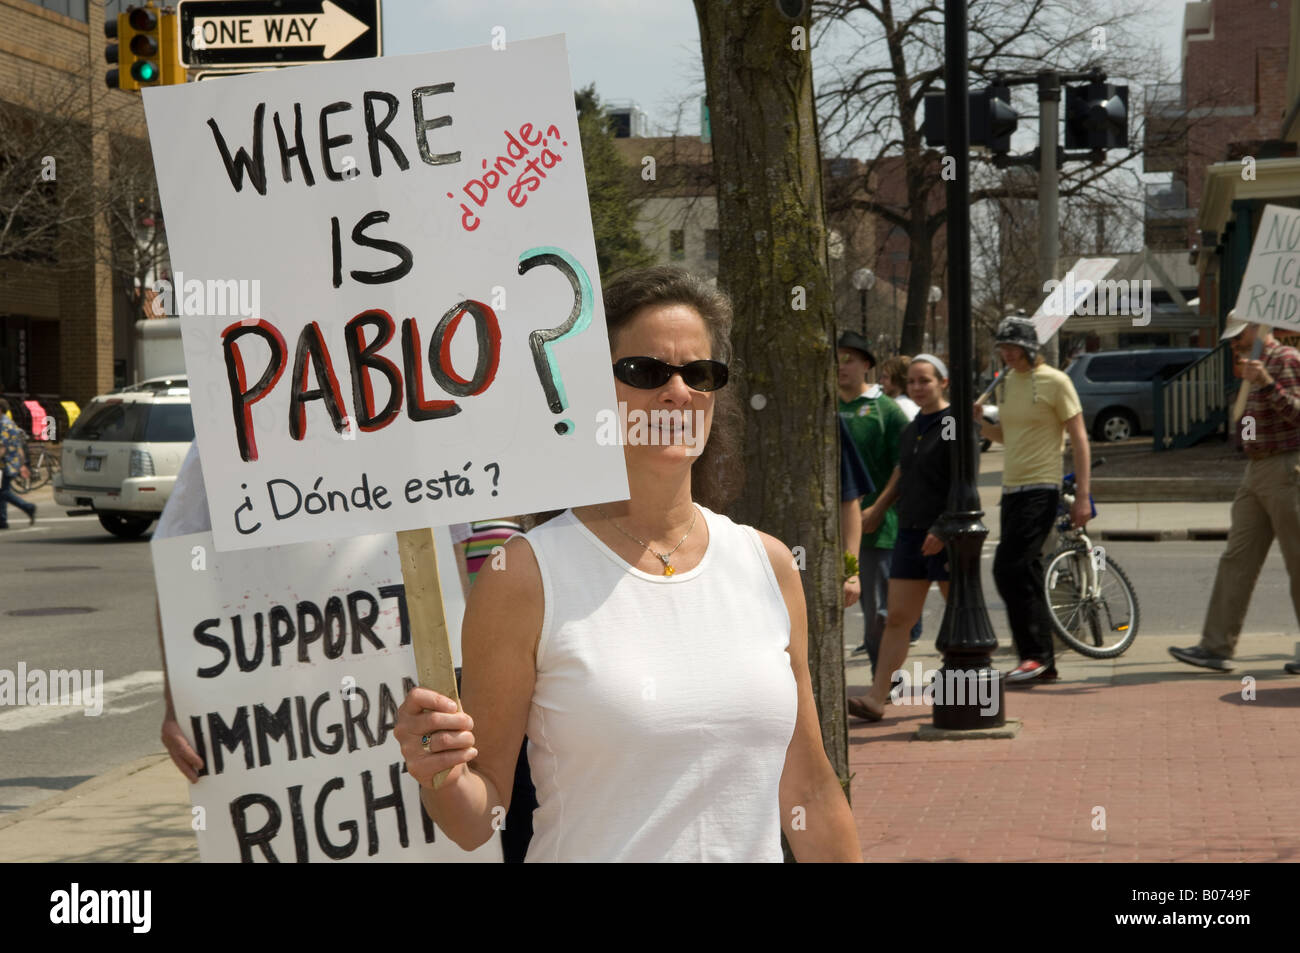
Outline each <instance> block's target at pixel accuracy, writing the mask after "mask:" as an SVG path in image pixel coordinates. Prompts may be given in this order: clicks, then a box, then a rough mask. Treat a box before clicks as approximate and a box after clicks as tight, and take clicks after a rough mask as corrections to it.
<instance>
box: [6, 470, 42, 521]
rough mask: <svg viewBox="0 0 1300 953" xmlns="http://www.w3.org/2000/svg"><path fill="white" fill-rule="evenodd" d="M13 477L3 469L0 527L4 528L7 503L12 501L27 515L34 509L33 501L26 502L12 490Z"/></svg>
mask: <svg viewBox="0 0 1300 953" xmlns="http://www.w3.org/2000/svg"><path fill="white" fill-rule="evenodd" d="M12 483H13V477H12V476H11V475H10V474H9V471H7V470H6V471H5V473H4V476H3V477H0V529H6V528H8V526H9V504H10V503H12V504H13V505H14V506H16V507H18V508H19V509H20V510H22V511H23V512H24V513H26V514H27V515H28V516H31V515H32V513H33V512H34V511H35V510H36V504H35V503H28V502H27V501H26V500H24V499H23V498H22V497H21V496H19V495H18V494H17V493H15V492H14V488H13V486H12V485H11V484H12Z"/></svg>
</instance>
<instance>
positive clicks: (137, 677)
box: [0, 671, 163, 731]
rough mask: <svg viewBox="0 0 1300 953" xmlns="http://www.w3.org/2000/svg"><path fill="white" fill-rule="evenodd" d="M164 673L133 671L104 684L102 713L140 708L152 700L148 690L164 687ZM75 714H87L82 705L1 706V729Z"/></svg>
mask: <svg viewBox="0 0 1300 953" xmlns="http://www.w3.org/2000/svg"><path fill="white" fill-rule="evenodd" d="M162 684H163V673H162V672H160V671H140V672H132V673H131V674H130V675H123V676H122V677H121V678H115V679H112V680H111V681H107V682H105V683H104V685H103V692H104V694H103V705H104V709H103V711H102V712H101V713H100V714H101V715H124V714H127V713H129V712H133V711H137V710H138V709H140V708H143V707H144V706H145V705H147V704H150V703H151V702H152V701H153V699H147V698H145V697H144V696H145V695H146V694H153V693H155V692H160V691H161V690H162ZM74 715H76V716H77V717H80V718H85V717H87V716H86V714H85V706H83V705H24V706H22V707H21V708H19V707H4V708H0V731H23V730H24V729H27V728H37V727H40V726H42V725H47V724H50V723H52V722H55V721H59V720H61V719H63V718H71V717H72V716H74Z"/></svg>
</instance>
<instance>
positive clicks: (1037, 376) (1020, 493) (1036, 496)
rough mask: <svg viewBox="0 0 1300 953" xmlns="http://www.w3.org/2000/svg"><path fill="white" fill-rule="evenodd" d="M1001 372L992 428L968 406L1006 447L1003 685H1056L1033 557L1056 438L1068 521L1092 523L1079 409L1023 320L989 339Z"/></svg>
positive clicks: (1052, 516) (996, 573) (999, 574)
mask: <svg viewBox="0 0 1300 953" xmlns="http://www.w3.org/2000/svg"><path fill="white" fill-rule="evenodd" d="M994 340H995V342H996V346H997V349H998V355H999V357H1001V359H1002V363H1003V364H1004V365H1006V367H1007V371H1006V373H1004V374H1003V375H1002V379H1001V380H1000V381H999V382H998V385H997V387H996V388H995V390H994V393H995V394H996V395H997V403H998V422H997V423H991V422H990V421H988V420H986V419H985V415H984V408H983V406H982V405H980V404H978V403H977V404H976V405H975V408H974V414H975V419H976V420H977V421H979V422H980V424H981V430H980V432H981V434H982V435H983V436H985V437H988V438H989V439H991V440H996V441H998V442H999V443H1001V444H1002V445H1003V446H1004V447H1005V448H1006V458H1005V460H1006V462H1005V465H1004V469H1003V471H1002V502H1001V506H1002V519H1001V527H1002V529H1001V532H1002V538H1001V540H1000V541H999V542H998V548H997V553H996V555H995V556H994V559H993V579H994V582H996V584H997V587H998V593H999V595H1001V596H1002V600H1003V602H1005V603H1006V607H1007V623H1008V624H1009V625H1010V626H1011V636H1012V638H1013V639H1014V641H1015V644H1016V652H1017V654H1018V655H1019V657H1020V664H1019V665H1017V666H1016V667H1015V668H1014V669H1013V670H1012V671H1010V672H1008V673H1007V675H1006V680H1007V683H1008V684H1010V685H1017V684H1032V683H1033V682H1034V681H1044V680H1046V681H1050V680H1053V679H1056V678H1057V677H1058V676H1057V671H1056V665H1055V659H1054V654H1053V645H1052V633H1053V631H1054V630H1053V626H1052V621H1051V618H1050V617H1049V615H1048V613H1049V609H1048V606H1047V597H1046V594H1045V592H1044V588H1043V565H1042V560H1041V558H1040V554H1041V551H1042V548H1043V543H1044V542H1045V541H1046V540H1047V536H1048V534H1049V533H1050V532H1051V530H1052V524H1053V523H1054V522H1055V520H1056V511H1057V504H1058V503H1059V501H1060V493H1061V481H1062V478H1063V472H1062V466H1061V451H1062V446H1061V444H1062V439H1063V434H1066V433H1068V434H1069V435H1070V446H1071V449H1072V453H1073V456H1074V472H1075V474H1076V477H1075V480H1076V484H1077V490H1078V492H1077V493H1076V495H1075V501H1074V505H1073V506H1072V507H1071V508H1070V522H1071V524H1072V525H1074V526H1083V525H1084V524H1086V523H1087V522H1088V520H1089V519H1090V518H1091V517H1092V507H1091V504H1090V503H1089V488H1090V483H1091V476H1090V472H1089V471H1090V470H1091V453H1090V448H1089V445H1088V432H1087V428H1086V427H1085V426H1084V423H1083V408H1082V405H1081V404H1080V403H1079V395H1078V394H1077V393H1076V392H1075V389H1074V384H1073V383H1071V381H1070V378H1069V377H1067V376H1066V375H1065V374H1063V373H1062V372H1061V371H1059V370H1057V369H1056V368H1054V367H1049V366H1047V365H1046V364H1044V363H1043V356H1042V354H1041V345H1040V344H1039V341H1038V329H1037V328H1035V327H1034V323H1033V322H1032V321H1030V320H1029V319H1028V318H1025V317H1021V316H1018V315H1013V316H1010V317H1007V318H1003V319H1002V322H1001V323H1000V324H999V325H998V328H997V332H996V335H995V338H994Z"/></svg>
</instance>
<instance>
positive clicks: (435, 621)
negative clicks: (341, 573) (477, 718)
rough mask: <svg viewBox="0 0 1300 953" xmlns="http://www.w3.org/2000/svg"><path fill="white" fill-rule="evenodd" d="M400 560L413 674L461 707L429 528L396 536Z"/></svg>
mask: <svg viewBox="0 0 1300 953" xmlns="http://www.w3.org/2000/svg"><path fill="white" fill-rule="evenodd" d="M397 550H398V554H399V556H400V558H401V560H402V584H403V585H404V586H405V587H406V613H407V616H408V617H409V618H410V620H411V646H412V648H414V649H415V671H416V676H417V678H418V679H419V683H420V687H421V688H430V689H433V691H435V692H438V693H439V694H440V695H446V696H447V697H448V698H450V699H451V700H452V701H454V702H455V703H456V707H457V708H459V707H460V692H459V691H457V689H456V668H455V664H454V663H453V661H452V655H451V638H450V636H449V635H448V633H447V615H446V612H445V611H444V610H443V605H442V582H441V580H440V579H439V577H438V552H437V548H436V546H435V544H434V539H433V530H432V529H404V530H400V531H399V532H398V534H397ZM450 771H451V768H447V769H446V770H444V771H440V772H439V773H438V775H437V777H435V778H434V779H433V787H434V790H437V789H438V788H439V787H441V786H442V783H443V781H445V780H446V779H447V774H448V772H450Z"/></svg>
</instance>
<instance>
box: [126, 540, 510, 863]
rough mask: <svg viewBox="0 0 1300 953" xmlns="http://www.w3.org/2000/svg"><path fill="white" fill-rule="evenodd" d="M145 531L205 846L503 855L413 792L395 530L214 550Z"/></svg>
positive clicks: (235, 856) (404, 857)
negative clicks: (460, 840) (456, 828)
mask: <svg viewBox="0 0 1300 953" xmlns="http://www.w3.org/2000/svg"><path fill="white" fill-rule="evenodd" d="M212 543H213V541H212V536H211V534H209V533H198V534H193V535H189V536H175V537H170V538H167V539H162V540H158V541H156V542H154V543H153V544H152V548H153V562H154V573H155V576H156V581H157V584H158V600H159V610H160V613H161V616H162V626H163V639H164V645H165V648H166V653H167V672H168V680H169V684H170V687H171V693H172V701H173V703H174V705H175V709H176V719H177V721H178V723H179V724H180V726H181V728H182V730H183V731H184V732H185V734H186V737H187V738H189V740H190V743H191V744H192V745H193V746H194V748H195V750H196V751H197V752H198V753H199V754H200V755H201V756H202V758H203V761H204V764H205V768H204V771H203V773H202V775H201V777H200V778H199V781H198V783H197V784H194V785H191V787H190V796H191V801H192V804H193V821H192V826H193V827H194V829H195V831H196V833H197V835H198V842H199V855H200V858H201V859H202V860H203V861H205V862H223V861H234V862H238V861H242V862H263V861H283V862H293V861H298V862H317V861H367V860H369V861H394V860H400V861H435V862H450V861H467V860H468V861H499V860H500V859H501V850H500V845H499V841H497V840H495V839H494V840H492V841H490V842H489V843H488V844H486V845H484V846H483V847H480V848H479V849H478V850H475V851H473V852H470V853H467V852H465V851H462V850H461V849H460V848H459V847H457V846H456V845H455V844H454V843H452V842H451V841H450V840H449V839H448V838H447V837H446V835H444V834H443V833H442V832H441V831H439V830H438V829H437V828H436V827H435V825H434V824H433V823H432V822H431V821H430V820H429V818H428V816H427V815H426V814H425V813H424V809H423V807H422V806H421V804H420V793H419V785H418V784H417V783H416V782H415V780H414V779H413V778H412V777H411V776H410V775H409V774H407V773H406V770H405V766H404V761H403V758H402V753H401V749H400V747H399V746H398V744H397V742H396V740H395V739H394V738H393V735H392V731H393V727H394V725H395V724H396V721H397V708H398V706H399V705H400V704H401V703H402V699H404V698H405V697H406V693H407V691H408V690H409V689H410V687H412V686H413V685H414V684H415V658H414V655H413V653H412V650H411V645H410V640H411V633H410V626H409V625H408V622H407V611H406V599H405V592H404V589H403V586H402V574H401V567H400V565H399V563H398V557H397V544H396V538H395V537H394V536H393V535H392V534H379V535H372V536H363V537H358V538H354V539H348V540H337V541H331V542H327V543H313V544H298V545H294V546H280V547H269V548H266V549H257V550H251V551H247V552H240V553H232V554H222V553H220V552H217V551H215V550H214V548H213V545H212Z"/></svg>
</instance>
